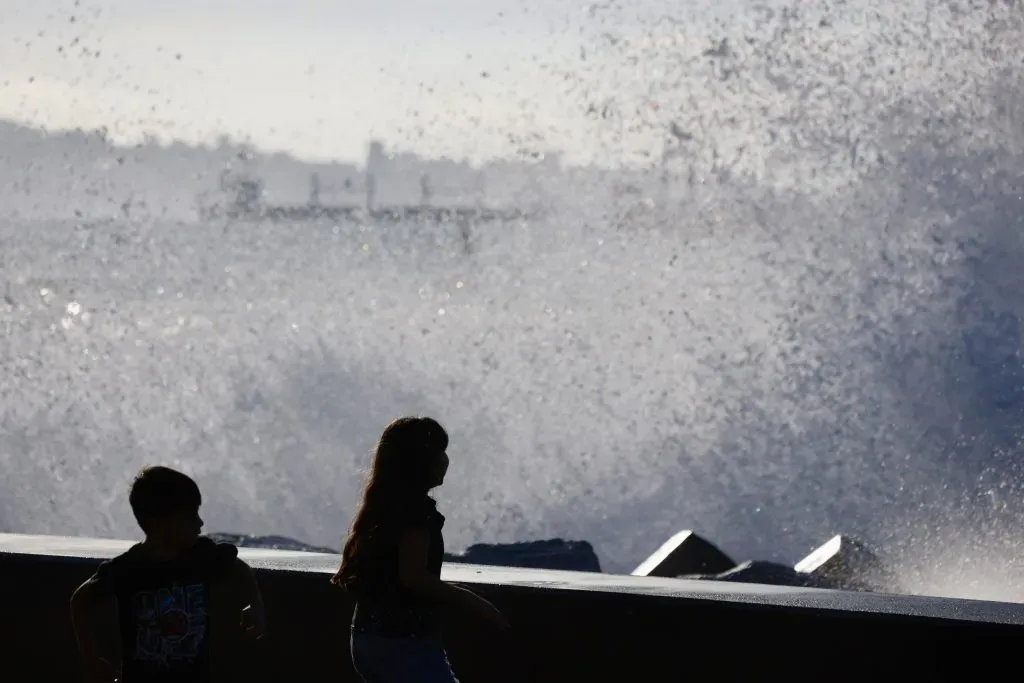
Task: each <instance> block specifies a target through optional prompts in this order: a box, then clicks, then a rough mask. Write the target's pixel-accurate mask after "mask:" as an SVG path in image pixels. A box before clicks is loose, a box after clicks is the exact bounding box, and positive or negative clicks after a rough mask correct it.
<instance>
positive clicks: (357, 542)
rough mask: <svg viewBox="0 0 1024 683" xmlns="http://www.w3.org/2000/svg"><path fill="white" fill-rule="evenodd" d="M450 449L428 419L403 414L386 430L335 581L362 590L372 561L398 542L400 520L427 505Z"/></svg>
mask: <svg viewBox="0 0 1024 683" xmlns="http://www.w3.org/2000/svg"><path fill="white" fill-rule="evenodd" d="M447 448H448V433H447V432H445V430H444V427H442V426H441V425H440V424H438V422H437V421H436V420H433V419H431V418H429V417H400V418H398V419H397V420H395V421H394V422H392V423H391V424H389V425H388V426H387V427H386V428H385V429H384V433H383V434H381V436H380V441H378V442H377V447H376V449H375V450H374V453H373V463H372V465H371V467H370V472H369V474H368V475H367V477H366V484H365V486H364V487H363V497H362V501H361V502H360V504H359V509H358V511H357V512H356V516H355V519H354V520H353V522H352V528H351V529H350V530H349V534H348V539H347V540H346V541H345V546H344V548H343V549H342V552H341V566H340V567H339V568H338V571H337V573H336V574H335V575H334V576H333V577H331V583H333V584H334V585H336V586H341V587H342V588H344V589H345V590H348V591H352V592H358V591H359V587H360V585H362V584H363V583H364V582H366V581H367V580H371V579H372V577H368V576H366V573H365V572H363V571H362V568H363V566H366V564H367V561H368V560H370V561H371V562H372V558H373V557H374V556H377V555H379V553H380V552H381V551H382V550H386V545H387V544H391V543H395V542H397V538H396V537H395V536H394V533H395V525H394V524H393V522H395V521H396V520H397V519H399V518H400V517H401V516H402V515H403V514H404V513H405V512H406V511H408V510H409V509H410V508H411V507H412V506H415V505H420V504H422V500H423V497H424V496H426V494H427V492H428V491H429V490H430V488H431V487H432V486H433V485H434V484H435V483H436V482H435V481H434V480H433V477H434V476H435V473H436V466H437V462H438V458H440V456H441V454H442V453H444V452H445V451H446V450H447Z"/></svg>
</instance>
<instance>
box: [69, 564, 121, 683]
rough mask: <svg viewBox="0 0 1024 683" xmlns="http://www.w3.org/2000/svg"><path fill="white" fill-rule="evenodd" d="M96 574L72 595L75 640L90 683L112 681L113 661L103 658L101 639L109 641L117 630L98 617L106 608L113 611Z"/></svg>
mask: <svg viewBox="0 0 1024 683" xmlns="http://www.w3.org/2000/svg"><path fill="white" fill-rule="evenodd" d="M99 588H100V585H99V582H98V581H97V580H96V578H95V577H93V578H91V579H89V580H88V581H86V582H85V583H83V584H82V585H81V586H79V587H78V589H77V590H75V592H74V594H73V595H72V596H71V624H72V626H73V627H74V630H75V639H76V640H77V642H78V652H79V655H80V656H81V658H82V666H83V668H84V669H85V675H86V680H88V681H90V683H113V681H114V678H115V670H114V667H113V665H112V664H111V663H110V662H109V661H107V660H106V659H104V658H103V656H102V654H101V653H102V649H101V643H108V642H111V641H112V640H113V639H115V638H116V636H117V634H116V633H115V632H114V631H115V626H114V624H113V623H111V622H110V621H109V620H107V619H103V618H101V616H105V615H104V613H105V612H107V610H108V609H109V610H110V611H113V598H112V597H110V596H108V595H105V594H103V593H102V592H101V591H100V590H99Z"/></svg>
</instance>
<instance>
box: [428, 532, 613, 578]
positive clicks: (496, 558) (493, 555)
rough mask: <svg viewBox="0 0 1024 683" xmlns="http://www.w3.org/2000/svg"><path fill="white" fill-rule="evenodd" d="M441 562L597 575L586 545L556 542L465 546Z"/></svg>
mask: <svg viewBox="0 0 1024 683" xmlns="http://www.w3.org/2000/svg"><path fill="white" fill-rule="evenodd" d="M445 561H446V562H464V563H467V564H484V565H492V566H499V567H526V568H529V569H563V570H568V571H577V572H600V571H601V564H600V562H599V561H598V559H597V554H596V553H595V552H594V548H593V547H592V546H591V545H590V544H589V543H587V542H586V541H564V540H562V539H560V538H555V539H551V540H546V541H526V542H523V543H495V544H491V543H477V544H476V545H471V546H469V548H467V549H466V550H465V552H462V553H458V554H445Z"/></svg>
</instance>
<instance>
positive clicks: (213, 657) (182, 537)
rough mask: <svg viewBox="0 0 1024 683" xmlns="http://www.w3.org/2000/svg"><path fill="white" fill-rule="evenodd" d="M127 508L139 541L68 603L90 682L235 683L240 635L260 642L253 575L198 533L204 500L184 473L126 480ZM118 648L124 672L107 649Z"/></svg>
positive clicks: (145, 473) (231, 552) (157, 471)
mask: <svg viewBox="0 0 1024 683" xmlns="http://www.w3.org/2000/svg"><path fill="white" fill-rule="evenodd" d="M128 501H129V503H130V504H131V508H132V512H133V513H134V515H135V519H136V520H137V521H138V523H139V526H140V527H142V531H143V532H144V533H145V535H146V537H145V540H144V541H142V542H141V543H137V544H136V545H134V546H132V547H131V548H130V549H129V550H127V551H126V552H124V553H123V554H121V555H118V556H117V557H115V558H113V559H112V560H109V561H107V562H104V563H102V564H101V565H100V566H99V568H98V569H97V570H96V573H95V574H94V575H93V576H92V578H90V579H89V580H88V581H86V582H85V583H83V584H82V585H81V586H80V587H79V588H78V589H77V590H76V591H75V594H74V595H73V596H72V598H71V612H72V620H73V623H74V627H75V634H76V636H77V638H78V645H79V650H80V653H81V655H82V659H83V665H84V667H85V671H86V676H87V678H88V679H89V680H90V681H94V682H96V683H100V682H103V683H110V682H111V681H113V680H115V678H118V679H119V680H120V681H122V682H123V683H209V682H214V681H219V680H224V679H230V678H233V676H232V675H231V672H232V670H233V666H234V662H233V661H232V660H234V659H236V657H235V656H233V655H232V652H233V651H234V652H236V653H237V650H235V647H234V645H235V644H237V643H238V642H239V641H240V640H241V639H240V638H238V636H240V635H242V634H243V633H244V634H246V635H248V636H250V637H253V638H257V639H258V638H261V637H262V636H263V629H264V618H263V601H262V599H261V597H260V592H259V588H258V586H257V585H256V580H255V577H254V576H253V574H252V571H251V570H250V568H249V566H248V565H247V564H246V563H245V562H243V561H242V560H240V559H239V558H238V549H237V548H236V547H235V546H233V545H229V544H226V543H215V542H213V541H212V540H211V539H209V538H207V537H204V536H201V535H200V531H201V530H202V527H203V520H202V519H200V517H199V506H200V504H201V503H202V496H201V495H200V493H199V487H198V486H197V485H196V483H195V482H194V481H193V480H192V479H191V478H190V477H188V476H187V475H185V474H182V473H181V472H177V471H175V470H172V469H170V468H167V467H147V468H145V469H143V470H142V471H141V472H140V473H139V474H138V476H136V477H135V481H134V482H132V487H131V492H130V494H129V496H128ZM115 615H116V618H114V617H115ZM115 641H116V642H119V645H120V647H119V649H120V657H119V659H120V667H119V669H120V671H118V670H117V669H118V667H116V666H115V664H113V663H112V661H116V659H117V657H116V656H110V655H109V654H108V648H107V647H104V646H105V645H108V644H110V643H112V642H115ZM105 655H107V656H105ZM108 657H109V658H108Z"/></svg>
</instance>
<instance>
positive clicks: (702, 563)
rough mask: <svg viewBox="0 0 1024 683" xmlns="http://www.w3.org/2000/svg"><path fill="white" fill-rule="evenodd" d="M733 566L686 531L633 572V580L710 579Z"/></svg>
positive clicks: (723, 554) (711, 545)
mask: <svg viewBox="0 0 1024 683" xmlns="http://www.w3.org/2000/svg"><path fill="white" fill-rule="evenodd" d="M735 566H736V563H735V562H733V561H732V559H731V558H730V557H729V556H728V555H726V554H725V553H723V552H722V551H721V550H719V549H718V548H716V547H715V545H714V544H713V543H711V542H710V541H708V540H706V539H704V538H702V537H701V536H698V535H697V534H696V533H694V532H693V531H690V530H688V529H687V530H685V531H680V532H679V533H677V534H676V535H675V536H673V537H672V538H670V539H668V540H667V541H665V542H664V543H663V544H662V545H661V547H660V548H658V549H657V550H655V551H654V553H652V554H651V556H650V557H648V558H647V559H646V560H644V561H643V562H642V563H640V566H639V567H637V568H636V569H634V570H633V576H663V577H672V576H682V575H693V574H700V575H709V574H712V575H713V574H721V573H722V572H726V571H729V570H730V569H732V568H733V567H735Z"/></svg>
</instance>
